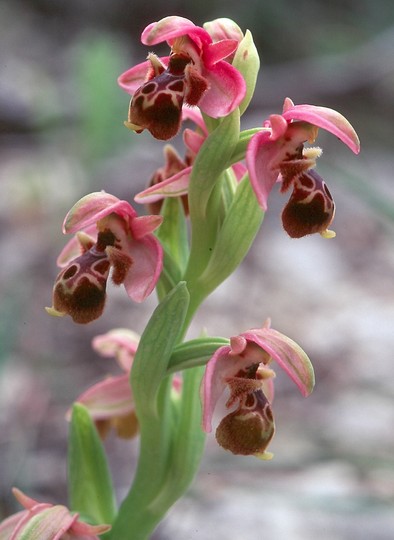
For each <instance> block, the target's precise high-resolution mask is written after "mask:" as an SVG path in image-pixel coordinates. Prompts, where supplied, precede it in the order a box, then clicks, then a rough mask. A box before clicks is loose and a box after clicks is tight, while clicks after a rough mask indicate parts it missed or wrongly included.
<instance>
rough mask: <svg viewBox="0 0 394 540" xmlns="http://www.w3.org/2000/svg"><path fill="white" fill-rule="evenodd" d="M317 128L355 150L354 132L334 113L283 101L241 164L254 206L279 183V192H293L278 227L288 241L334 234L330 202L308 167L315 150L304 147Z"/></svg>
mask: <svg viewBox="0 0 394 540" xmlns="http://www.w3.org/2000/svg"><path fill="white" fill-rule="evenodd" d="M318 128H322V129H325V130H327V131H329V132H330V133H332V134H333V135H335V136H336V137H338V138H339V139H340V140H341V141H342V142H343V143H345V144H346V145H347V146H348V147H349V148H350V149H351V150H352V151H353V152H354V153H355V154H357V153H358V152H359V150H360V143H359V140H358V137H357V134H356V132H355V131H354V129H353V127H352V126H351V125H350V123H349V122H348V121H347V120H346V118H344V117H343V116H342V115H341V114H340V113H338V112H337V111H334V110H333V109H328V108H327V107H317V106H315V105H294V103H293V102H292V101H291V100H290V99H289V98H286V100H285V102H284V107H283V113H282V114H281V115H278V114H273V115H271V116H270V118H269V120H268V121H267V122H266V123H265V124H264V127H263V129H262V131H260V132H258V133H256V134H255V135H254V136H253V137H252V139H251V140H250V143H249V146H248V150H247V153H246V162H247V166H248V169H249V174H250V180H251V183H252V186H253V189H254V191H255V194H256V197H257V200H258V202H259V204H260V206H261V207H262V208H263V209H264V210H266V209H267V199H268V196H269V194H270V192H271V190H272V188H273V186H274V184H275V182H276V181H277V180H278V179H279V180H281V181H282V185H281V192H282V193H283V192H285V191H287V190H288V189H289V188H290V187H291V188H292V189H293V192H292V194H291V197H290V200H289V202H288V203H287V205H286V206H285V208H284V210H283V213H282V222H283V227H284V229H285V230H286V232H287V233H288V234H289V235H290V236H291V237H292V238H300V237H302V236H305V235H307V234H312V233H316V232H319V233H320V234H322V235H323V236H327V237H330V236H334V235H335V233H332V231H328V227H329V225H330V224H331V222H332V220H333V219H334V213H335V204H334V201H333V199H332V196H331V194H330V192H329V190H328V188H327V186H326V184H325V182H324V180H323V179H322V178H321V176H320V175H318V174H317V173H316V172H315V171H314V170H312V169H313V167H314V166H315V165H316V159H317V158H318V157H319V156H320V155H321V153H322V151H321V149H320V148H304V143H305V142H309V143H313V142H314V141H315V139H316V137H317V133H318Z"/></svg>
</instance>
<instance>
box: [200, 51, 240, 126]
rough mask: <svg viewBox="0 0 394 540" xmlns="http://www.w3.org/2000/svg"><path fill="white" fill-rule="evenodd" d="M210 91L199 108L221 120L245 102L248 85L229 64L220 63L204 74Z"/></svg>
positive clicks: (206, 93) (202, 99) (201, 101)
mask: <svg viewBox="0 0 394 540" xmlns="http://www.w3.org/2000/svg"><path fill="white" fill-rule="evenodd" d="M203 75H204V77H206V79H207V80H208V83H209V89H208V90H207V92H205V94H204V95H203V97H202V98H201V100H200V102H199V104H198V106H199V107H200V109H201V110H202V111H203V112H205V113H206V114H208V115H209V116H212V117H213V118H219V117H222V116H226V115H228V114H230V113H231V112H232V111H234V109H236V108H237V107H238V105H239V104H240V103H241V101H242V100H243V98H244V96H245V93H246V84H245V81H244V78H243V77H242V75H241V74H240V73H239V72H238V71H237V70H236V69H235V68H234V67H233V66H232V65H231V64H229V63H227V62H225V61H220V62H218V63H217V64H215V65H214V66H212V68H210V69H209V70H206V71H205V72H204V73H203Z"/></svg>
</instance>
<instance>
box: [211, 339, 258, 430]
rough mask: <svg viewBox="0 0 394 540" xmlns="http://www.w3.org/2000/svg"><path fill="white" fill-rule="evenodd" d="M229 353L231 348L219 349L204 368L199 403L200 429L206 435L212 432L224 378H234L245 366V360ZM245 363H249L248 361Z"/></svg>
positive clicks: (224, 381)
mask: <svg viewBox="0 0 394 540" xmlns="http://www.w3.org/2000/svg"><path fill="white" fill-rule="evenodd" d="M231 353H232V348H231V347H229V346H224V347H220V348H219V349H218V350H217V351H216V352H215V354H214V355H213V356H212V358H211V359H210V360H209V362H208V364H207V367H206V368H205V373H204V377H203V379H202V383H201V401H202V404H203V418H202V427H203V430H204V431H205V432H207V433H210V432H211V431H212V416H213V412H214V410H215V407H216V404H217V402H218V400H219V398H220V396H221V395H222V394H223V392H224V389H225V388H226V386H227V383H226V378H227V377H230V376H234V375H235V374H236V373H237V372H238V371H239V370H240V369H241V368H242V367H243V366H244V365H245V358H242V357H240V356H234V355H232V354H231ZM246 362H247V363H250V362H249V361H248V360H246Z"/></svg>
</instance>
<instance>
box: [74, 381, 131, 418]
mask: <svg viewBox="0 0 394 540" xmlns="http://www.w3.org/2000/svg"><path fill="white" fill-rule="evenodd" d="M76 402H77V403H81V404H82V405H84V406H85V407H86V408H87V409H88V410H89V414H90V416H91V417H92V418H93V420H106V419H109V418H113V417H117V416H123V415H126V414H128V413H130V412H132V411H134V401H133V398H132V394H131V388H130V384H129V374H128V373H126V374H125V375H119V376H118V377H108V378H107V379H105V380H103V381H101V382H99V383H97V384H95V385H93V386H91V387H90V388H88V389H87V390H86V391H85V392H83V393H82V394H81V395H80V396H79V397H78V398H77V399H76ZM69 416H70V411H68V412H67V418H69Z"/></svg>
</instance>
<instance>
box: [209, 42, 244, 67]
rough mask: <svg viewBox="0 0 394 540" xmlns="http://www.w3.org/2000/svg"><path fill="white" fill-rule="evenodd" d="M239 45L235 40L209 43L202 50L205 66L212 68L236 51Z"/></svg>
mask: <svg viewBox="0 0 394 540" xmlns="http://www.w3.org/2000/svg"><path fill="white" fill-rule="evenodd" d="M238 45H239V43H238V41H236V40H235V39H223V40H221V41H217V42H216V43H210V44H209V45H208V47H206V48H205V50H204V55H203V60H204V63H205V64H206V66H213V65H214V64H216V63H217V62H219V61H220V60H223V58H226V57H227V56H230V54H232V53H233V52H235V51H236V50H237V47H238Z"/></svg>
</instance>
